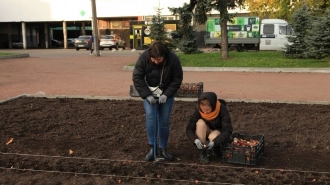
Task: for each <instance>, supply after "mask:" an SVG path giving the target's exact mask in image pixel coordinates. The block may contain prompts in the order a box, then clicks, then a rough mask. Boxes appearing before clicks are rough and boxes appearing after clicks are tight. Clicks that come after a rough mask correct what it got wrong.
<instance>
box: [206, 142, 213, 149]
mask: <svg viewBox="0 0 330 185" xmlns="http://www.w3.org/2000/svg"><path fill="white" fill-rule="evenodd" d="M213 147H214V141H211V142H210V143H209V144H208V145H207V149H208V150H211V149H212V148H213Z"/></svg>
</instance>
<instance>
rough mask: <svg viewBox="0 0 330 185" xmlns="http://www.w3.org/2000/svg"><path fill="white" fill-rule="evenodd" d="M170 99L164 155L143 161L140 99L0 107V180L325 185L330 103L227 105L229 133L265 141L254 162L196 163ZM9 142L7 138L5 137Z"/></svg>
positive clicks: (25, 101) (180, 113) (186, 107)
mask: <svg viewBox="0 0 330 185" xmlns="http://www.w3.org/2000/svg"><path fill="white" fill-rule="evenodd" d="M195 106H196V102H184V101H176V102H175V104H174V107H173V111H172V116H171V134H170V140H169V147H168V150H169V153H170V154H172V155H173V156H175V157H176V160H175V161H174V162H171V163H169V162H160V163H157V164H155V163H148V162H144V158H145V155H146V153H147V152H148V145H147V138H146V130H145V121H144V120H145V117H144V110H143V105H142V101H134V100H121V101H120V100H86V99H69V98H56V99H47V98H31V97H30V98H29V97H25V98H20V99H17V100H14V101H10V102H7V103H4V104H1V105H0V141H1V143H0V152H1V153H0V154H1V155H0V167H1V168H0V184H6V185H8V184H31V185H32V184H48V185H52V184H54V185H55V184H56V185H58V184H81V185H85V184H86V185H87V184H184V185H185V184H196V183H198V184H299V185H300V184H329V183H330V172H329V166H330V149H329V147H330V141H329V136H328V135H329V132H330V125H329V123H330V114H329V110H330V105H308V104H284V103H283V104H282V103H281V104H280V103H276V104H272V103H245V102H227V106H228V109H229V111H230V114H231V118H232V122H233V126H234V130H235V132H237V133H241V134H244V135H260V134H263V135H264V138H265V143H264V148H265V153H264V155H263V156H262V158H261V160H260V161H259V162H258V164H257V165H255V166H254V165H253V166H247V165H239V164H230V163H224V162H223V161H222V159H221V158H215V157H213V156H212V155H211V154H210V156H211V160H212V162H211V163H210V164H208V165H203V164H199V158H198V154H199V152H198V150H197V149H196V148H195V146H194V145H192V144H191V143H190V142H189V141H188V139H187V137H186V133H185V127H186V125H187V122H188V119H189V117H190V115H191V114H192V112H193V108H194V107H195ZM11 138H13V139H14V140H13V141H12V142H10V143H7V142H8V141H10V139H11Z"/></svg>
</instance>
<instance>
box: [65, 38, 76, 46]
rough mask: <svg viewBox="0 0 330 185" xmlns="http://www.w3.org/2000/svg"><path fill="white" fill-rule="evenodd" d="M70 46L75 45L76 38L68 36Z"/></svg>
mask: <svg viewBox="0 0 330 185" xmlns="http://www.w3.org/2000/svg"><path fill="white" fill-rule="evenodd" d="M67 41H68V46H69V47H74V43H75V42H76V38H68V40H67Z"/></svg>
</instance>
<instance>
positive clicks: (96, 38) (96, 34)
mask: <svg viewBox="0 0 330 185" xmlns="http://www.w3.org/2000/svg"><path fill="white" fill-rule="evenodd" d="M91 3H92V25H93V35H94V50H95V53H96V55H95V56H98V57H99V56H100V51H99V30H98V27H97V16H96V15H97V13H96V3H95V0H91Z"/></svg>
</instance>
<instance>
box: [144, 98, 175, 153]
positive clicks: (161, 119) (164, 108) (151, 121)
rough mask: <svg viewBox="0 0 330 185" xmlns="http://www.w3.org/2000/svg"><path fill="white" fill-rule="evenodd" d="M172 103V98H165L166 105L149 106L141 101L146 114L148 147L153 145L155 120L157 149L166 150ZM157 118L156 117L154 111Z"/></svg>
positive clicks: (146, 102) (145, 101)
mask: <svg viewBox="0 0 330 185" xmlns="http://www.w3.org/2000/svg"><path fill="white" fill-rule="evenodd" d="M173 103H174V97H171V98H167V101H166V103H160V104H158V103H156V104H149V103H148V101H147V100H146V99H145V100H143V105H144V110H145V112H146V129H147V135H148V143H149V145H153V144H154V141H155V140H157V138H155V129H156V125H155V120H157V127H158V138H159V148H167V142H168V137H169V134H170V116H171V111H172V107H173ZM155 108H157V113H158V116H157V117H156V112H155V111H156V109H155Z"/></svg>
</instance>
